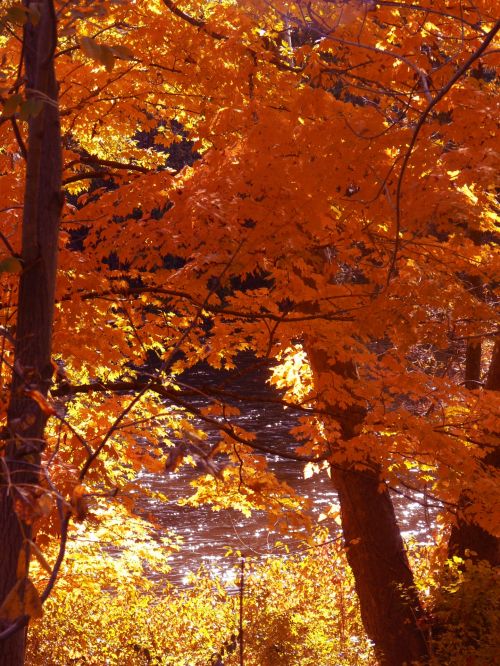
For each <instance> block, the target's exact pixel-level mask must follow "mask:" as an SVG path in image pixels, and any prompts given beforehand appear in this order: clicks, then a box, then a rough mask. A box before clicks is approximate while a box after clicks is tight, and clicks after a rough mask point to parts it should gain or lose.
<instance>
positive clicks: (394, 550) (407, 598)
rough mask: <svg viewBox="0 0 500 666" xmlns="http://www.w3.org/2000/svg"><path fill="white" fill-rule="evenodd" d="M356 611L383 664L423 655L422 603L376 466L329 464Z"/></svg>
mask: <svg viewBox="0 0 500 666" xmlns="http://www.w3.org/2000/svg"><path fill="white" fill-rule="evenodd" d="M332 480H333V484H334V486H335V488H336V490H337V491H338V494H339V502H340V508H341V515H342V530H343V534H344V539H345V543H346V547H347V560H348V562H349V565H350V567H351V569H352V571H353V573H354V579H355V582H356V592H357V594H358V598H359V602H360V607H361V617H362V619H363V624H364V626H365V629H366V633H367V634H368V636H369V637H370V638H371V639H372V640H373V642H374V644H375V649H376V652H377V656H378V658H379V660H380V663H381V664H384V665H385V666H403V664H411V663H413V662H414V661H417V660H421V659H425V658H426V656H427V645H426V641H425V636H424V634H423V632H422V630H421V629H420V627H419V621H420V620H421V619H422V618H423V612H422V608H421V606H420V602H419V599H418V596H417V593H416V591H415V587H414V580H413V574H412V572H411V569H410V566H409V563H408V559H407V557H406V552H405V549H404V545H403V540H402V538H401V533H400V530H399V526H398V524H397V521H396V516H395V513H394V507H393V505H392V500H391V498H390V495H389V492H388V490H387V489H386V488H385V487H384V485H383V484H381V480H380V476H379V474H378V473H377V471H376V470H366V471H360V470H349V469H334V470H332Z"/></svg>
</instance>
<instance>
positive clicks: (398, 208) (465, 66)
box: [386, 19, 500, 285]
mask: <svg viewBox="0 0 500 666" xmlns="http://www.w3.org/2000/svg"><path fill="white" fill-rule="evenodd" d="M499 30H500V19H499V20H498V21H497V22H496V23H495V25H494V26H493V28H492V29H491V30H490V32H489V33H488V34H487V35H486V37H485V39H484V41H483V42H482V44H481V45H480V46H479V47H478V48H477V49H476V50H475V51H474V53H472V55H471V56H470V57H469V58H468V59H467V60H466V61H465V62H464V64H463V65H462V66H461V67H460V68H459V69H458V70H457V72H456V73H455V74H454V76H452V77H451V79H450V80H449V81H448V83H447V84H446V85H445V86H443V87H442V88H441V90H440V91H439V93H438V94H437V95H436V96H435V97H434V99H433V100H432V101H431V102H430V103H429V104H428V105H427V107H426V109H425V110H424V112H423V113H422V115H421V116H420V118H419V121H418V123H417V125H416V127H415V130H414V131H413V136H412V138H411V141H410V145H409V146H408V148H407V150H406V153H405V156H404V159H403V164H402V165H401V171H400V173H399V178H398V184H397V188H396V232H395V239H394V251H393V253H392V258H391V262H390V265H389V271H388V274H387V283H386V285H388V284H389V282H390V281H391V278H392V275H393V273H394V269H395V266H396V261H397V256H398V252H399V233H400V231H401V190H402V187H403V179H404V177H405V173H406V170H407V167H408V163H409V161H410V158H411V156H412V153H413V149H414V148H415V144H416V143H417V138H418V135H419V134H420V130H421V129H422V127H423V126H424V123H425V121H426V120H427V117H428V116H429V114H430V112H431V111H432V109H433V108H434V107H435V106H436V105H437V104H438V103H439V102H440V101H441V100H442V99H443V97H444V96H445V95H446V94H447V93H448V92H449V91H450V90H451V88H452V87H453V86H454V85H455V83H456V82H457V81H458V80H459V79H461V78H462V76H463V75H464V74H465V73H466V72H467V70H468V69H469V68H470V67H471V65H472V64H473V63H474V62H475V61H476V60H477V59H478V58H480V57H481V55H482V54H483V52H484V51H485V50H486V48H487V47H488V45H489V44H490V43H491V42H492V40H493V38H494V37H495V35H496V34H497V32H498V31H499Z"/></svg>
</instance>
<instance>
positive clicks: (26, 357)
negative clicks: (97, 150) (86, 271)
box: [0, 0, 62, 666]
mask: <svg viewBox="0 0 500 666" xmlns="http://www.w3.org/2000/svg"><path fill="white" fill-rule="evenodd" d="M25 4H26V5H27V4H28V3H27V2H26V3H25ZM38 7H39V10H40V20H39V21H38V23H37V24H36V25H34V24H32V23H30V22H28V23H27V24H26V26H25V30H24V58H25V74H26V80H27V82H26V94H27V96H28V97H30V96H32V97H35V98H37V99H39V100H43V108H42V110H41V112H40V113H39V114H38V115H37V116H36V117H31V118H30V119H29V126H28V155H27V165H26V187H25V195H24V214H23V234H22V251H21V258H22V264H23V271H22V273H21V277H20V283H19V299H18V311H17V324H16V344H15V359H14V361H15V363H14V374H13V380H12V386H11V394H10V403H9V410H8V422H7V429H6V432H5V433H4V435H3V438H4V440H5V441H4V444H5V459H4V461H5V465H4V467H3V471H2V474H1V476H0V481H1V484H0V534H1V540H2V543H1V548H0V605H1V604H2V602H3V600H4V599H5V597H6V595H7V594H8V593H9V591H10V590H11V589H12V588H13V587H14V585H15V584H16V580H17V578H18V572H17V564H18V559H19V553H20V551H21V549H22V547H23V543H24V544H26V543H27V540H28V539H29V538H30V535H31V528H30V520H29V517H30V513H31V512H32V511H33V508H34V506H35V505H36V501H37V495H38V493H37V489H38V487H39V482H40V479H39V474H40V459H41V452H42V450H43V446H44V443H43V437H44V429H45V423H46V420H47V415H46V413H45V412H44V410H43V409H41V408H40V405H39V403H38V402H37V401H35V400H33V398H32V397H30V396H29V395H28V393H29V392H31V391H37V392H38V393H39V394H41V396H46V395H47V391H48V389H49V387H50V382H51V376H52V364H51V339H52V322H53V316H54V300H55V280H56V269H57V243H58V232H59V219H60V213H61V203H62V195H61V136H60V126H59V112H58V108H57V98H58V94H57V92H58V90H57V82H56V78H55V72H54V57H53V56H54V51H55V47H56V39H57V32H56V17H55V13H54V7H53V4H52V0H43V1H42V2H40V3H38ZM35 395H36V394H35ZM39 402H41V400H39ZM28 555H29V553H28ZM27 573H28V567H27V566H26V567H25V568H24V569H23V571H22V572H20V575H21V578H22V577H23V576H27ZM9 624H10V625H12V621H11V620H9V621H8V622H7V621H5V620H4V621H2V622H1V625H0V635H1V634H2V633H5V631H6V630H8V628H9ZM24 635H25V631H24V628H21V629H19V630H18V631H17V632H16V633H14V634H13V635H11V636H9V637H8V638H6V639H5V640H2V641H0V664H2V666H20V665H21V664H23V663H24V649H25V646H24Z"/></svg>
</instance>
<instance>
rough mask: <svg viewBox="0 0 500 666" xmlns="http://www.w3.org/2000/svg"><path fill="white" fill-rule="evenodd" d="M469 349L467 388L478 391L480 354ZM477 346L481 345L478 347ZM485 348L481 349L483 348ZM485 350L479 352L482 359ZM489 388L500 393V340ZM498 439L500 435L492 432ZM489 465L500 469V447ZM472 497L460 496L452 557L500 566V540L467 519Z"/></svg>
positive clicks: (451, 543) (450, 546)
mask: <svg viewBox="0 0 500 666" xmlns="http://www.w3.org/2000/svg"><path fill="white" fill-rule="evenodd" d="M470 346H471V344H469V345H468V347H467V356H466V365H465V385H466V386H467V388H477V387H478V386H479V382H480V379H481V368H480V366H479V367H478V365H477V363H472V362H471V363H469V362H468V361H469V357H472V356H473V354H474V353H475V354H476V356H477V352H473V351H470V352H469V347H470ZM476 346H477V345H476ZM479 349H481V347H479ZM480 357H481V351H479V358H480ZM485 388H486V390H488V391H500V338H497V339H496V341H495V346H494V348H493V355H492V358H491V363H490V367H489V370H488V375H487V378H486V383H485ZM492 434H493V436H494V437H498V434H499V433H492ZM483 464H484V465H485V466H487V467H488V466H490V467H492V468H494V469H495V470H498V469H500V447H499V446H496V447H495V448H494V449H493V450H492V451H490V452H489V453H488V454H487V455H486V456H485V457H484V459H483ZM470 503H471V501H470V496H469V494H468V493H467V490H463V491H462V492H461V493H460V498H459V501H458V506H459V510H458V515H457V522H456V524H455V525H454V526H453V528H452V530H451V535H450V541H449V544H448V551H449V553H450V556H452V555H459V556H460V557H463V558H472V559H473V560H486V561H487V562H489V563H490V564H491V566H493V567H497V566H500V539H498V538H497V537H496V536H494V535H493V534H490V533H489V532H487V531H486V530H484V529H483V528H482V527H481V526H480V525H477V524H476V523H475V522H474V521H473V520H471V519H469V518H468V516H467V508H468V506H469V505H470Z"/></svg>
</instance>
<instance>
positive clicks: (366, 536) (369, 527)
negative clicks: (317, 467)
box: [308, 348, 428, 666]
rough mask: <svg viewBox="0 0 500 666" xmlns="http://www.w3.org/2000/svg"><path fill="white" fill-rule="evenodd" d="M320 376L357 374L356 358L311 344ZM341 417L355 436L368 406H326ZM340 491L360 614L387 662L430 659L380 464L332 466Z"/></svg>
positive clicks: (346, 436) (397, 664)
mask: <svg viewBox="0 0 500 666" xmlns="http://www.w3.org/2000/svg"><path fill="white" fill-rule="evenodd" d="M308 354H309V358H310V360H311V365H312V367H313V371H314V373H315V375H316V376H319V375H321V374H324V373H325V372H328V371H329V372H332V373H335V374H337V375H340V376H342V377H344V378H350V379H355V378H357V375H356V371H355V368H354V366H353V364H352V363H339V362H336V363H333V364H332V363H331V362H329V360H328V357H327V355H326V353H324V352H322V351H317V350H315V349H314V348H313V349H308ZM327 407H328V408H329V409H330V411H331V413H332V416H333V417H334V418H335V419H336V420H337V421H338V423H339V424H340V428H341V433H342V439H343V440H344V442H348V441H349V440H350V439H352V438H353V437H355V435H356V433H357V429H358V427H359V426H360V425H361V423H362V422H363V420H364V418H365V416H366V410H365V408H364V407H361V406H359V405H357V406H356V405H354V406H352V407H350V408H349V409H339V408H338V407H337V406H335V405H327ZM331 473H332V481H333V484H334V486H335V488H336V490H337V491H338V494H339V503H340V509H341V516H342V530H343V534H344V539H345V544H346V549H347V559H348V562H349V565H350V566H351V569H352V571H353V574H354V579H355V584H356V592H357V594H358V598H359V603H360V607H361V616H362V619H363V624H364V627H365V629H366V632H367V634H368V636H369V637H370V638H371V640H372V641H373V642H374V644H375V650H376V652H377V656H378V659H379V661H380V663H381V664H384V666H403V665H404V664H408V665H409V664H411V663H413V662H416V661H418V660H420V661H421V663H423V662H425V660H426V658H427V657H428V647H427V643H426V640H425V636H424V634H423V632H422V630H421V629H420V626H419V625H420V620H421V619H423V615H424V614H423V611H422V607H421V605H420V602H419V599H418V595H417V593H416V590H415V586H414V580H413V574H412V572H411V569H410V566H409V563H408V559H407V556H406V552H405V549H404V545H403V540H402V538H401V532H400V529H399V525H398V523H397V520H396V515H395V513H394V507H393V504H392V500H391V497H390V495H389V492H388V490H387V488H386V486H385V484H384V483H383V482H382V479H381V474H380V468H379V466H378V465H377V464H375V463H374V462H373V461H370V460H366V461H365V464H364V465H362V466H360V465H357V466H355V465H350V464H349V463H345V464H341V465H333V466H332V470H331Z"/></svg>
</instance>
